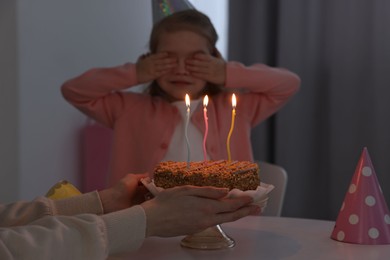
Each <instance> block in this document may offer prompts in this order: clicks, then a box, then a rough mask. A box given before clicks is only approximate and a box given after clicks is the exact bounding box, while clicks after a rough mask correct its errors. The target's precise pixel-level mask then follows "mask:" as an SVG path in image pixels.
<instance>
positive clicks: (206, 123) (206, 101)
mask: <svg viewBox="0 0 390 260" xmlns="http://www.w3.org/2000/svg"><path fill="white" fill-rule="evenodd" d="M208 103H209V97H208V96H207V95H206V96H204V98H203V117H204V126H205V131H204V137H203V155H204V160H205V161H206V160H207V152H206V139H207V134H208V132H209V122H208V118H207V105H208Z"/></svg>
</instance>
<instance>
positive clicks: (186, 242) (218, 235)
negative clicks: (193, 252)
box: [180, 225, 235, 250]
mask: <svg viewBox="0 0 390 260" xmlns="http://www.w3.org/2000/svg"><path fill="white" fill-rule="evenodd" d="M180 244H181V246H183V247H188V248H193V249H205V250H210V249H224V248H231V247H234V245H235V242H234V240H233V239H232V238H230V237H229V236H227V235H226V234H225V232H224V231H223V230H222V228H221V226H220V225H216V226H213V227H210V228H207V229H205V230H203V231H201V232H199V233H196V234H193V235H188V236H186V237H184V238H183V239H182V241H181V243H180Z"/></svg>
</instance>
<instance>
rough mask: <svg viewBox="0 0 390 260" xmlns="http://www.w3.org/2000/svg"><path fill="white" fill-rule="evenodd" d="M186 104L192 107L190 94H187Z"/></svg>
mask: <svg viewBox="0 0 390 260" xmlns="http://www.w3.org/2000/svg"><path fill="white" fill-rule="evenodd" d="M186 106H187V107H190V96H189V95H188V94H186Z"/></svg>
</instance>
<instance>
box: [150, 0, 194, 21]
mask: <svg viewBox="0 0 390 260" xmlns="http://www.w3.org/2000/svg"><path fill="white" fill-rule="evenodd" d="M152 9H153V23H156V22H158V21H160V20H161V19H162V18H164V17H166V16H169V15H171V14H173V13H174V12H178V11H183V10H187V9H195V8H194V6H193V5H192V4H191V3H190V2H189V1H188V0H152Z"/></svg>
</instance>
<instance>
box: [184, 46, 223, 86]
mask: <svg viewBox="0 0 390 260" xmlns="http://www.w3.org/2000/svg"><path fill="white" fill-rule="evenodd" d="M186 65H187V69H188V71H189V72H190V73H191V75H192V76H194V77H196V78H200V79H203V80H205V81H207V82H210V83H213V84H216V85H225V80H226V62H225V61H224V60H223V58H222V57H221V55H218V57H214V56H211V55H207V54H204V53H197V54H195V55H194V56H193V57H192V58H191V59H188V60H186Z"/></svg>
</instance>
